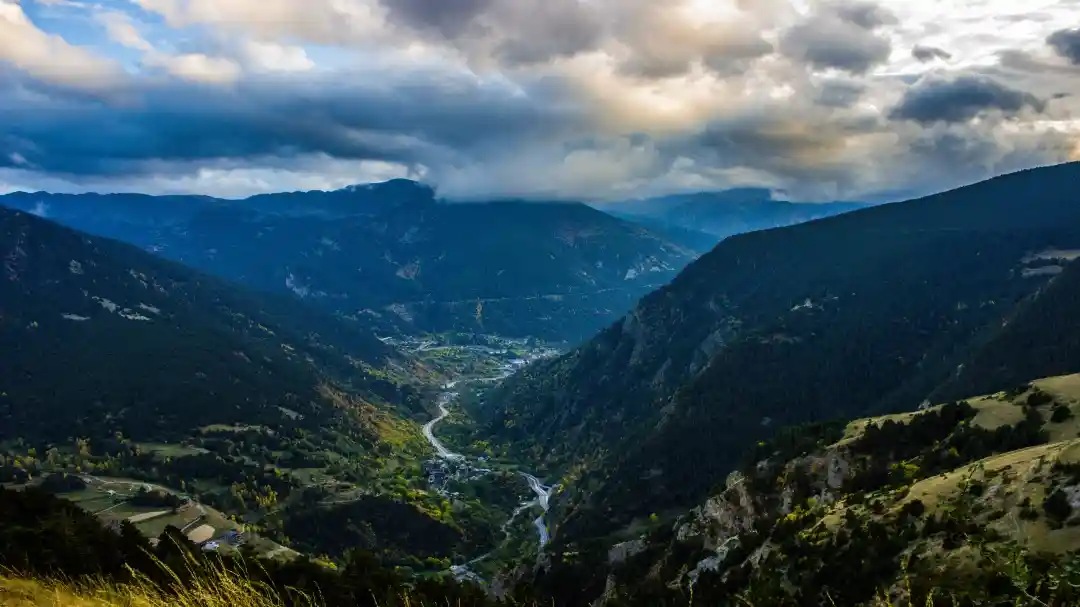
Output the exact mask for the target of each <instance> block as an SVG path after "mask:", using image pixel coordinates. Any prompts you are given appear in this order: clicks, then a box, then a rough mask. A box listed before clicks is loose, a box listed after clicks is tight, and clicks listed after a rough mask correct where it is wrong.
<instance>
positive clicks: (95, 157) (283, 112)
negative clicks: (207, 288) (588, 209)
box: [0, 63, 587, 175]
mask: <svg viewBox="0 0 1080 607" xmlns="http://www.w3.org/2000/svg"><path fill="white" fill-rule="evenodd" d="M189 69H192V70H193V71H195V72H198V73H200V74H201V73H202V70H205V69H208V66H206V65H199V64H197V63H196V64H194V65H192V66H190V68H189ZM364 81H365V78H364V74H362V73H358V74H355V75H344V76H343V75H342V74H330V75H319V74H313V75H311V76H309V77H308V78H307V79H306V81H305V82H304V85H303V86H297V85H298V82H299V81H298V80H296V79H290V80H288V81H286V80H283V79H281V78H278V77H273V76H269V75H268V76H265V77H262V78H259V79H248V80H246V81H242V82H239V83H237V84H236V86H234V87H232V88H230V89H220V88H215V87H211V88H195V89H193V88H190V87H188V86H186V85H184V84H182V83H168V82H165V83H159V84H155V85H152V86H147V87H145V88H144V89H142V90H141V91H140V92H139V97H138V101H137V102H136V103H132V104H128V105H125V106H122V107H110V106H107V105H102V104H92V103H85V104H72V103H71V102H69V101H67V100H53V101H51V102H50V101H49V100H43V99H25V100H20V99H18V98H17V97H15V96H13V95H8V94H6V93H5V94H3V95H0V100H2V103H0V112H3V114H4V115H5V116H6V117H7V118H8V120H10V123H9V124H8V125H7V127H6V132H5V135H6V142H7V146H8V147H9V148H11V151H14V152H17V153H18V154H20V156H21V157H22V158H25V159H26V160H27V161H29V162H32V163H34V164H35V165H36V166H39V167H41V168H42V170H44V171H48V172H55V173H66V174H71V175H94V174H112V175H137V174H144V173H147V172H153V171H168V170H169V169H170V167H172V168H173V169H175V170H187V169H186V166H187V165H188V164H189V163H194V162H200V161H214V162H230V161H231V162H232V163H234V164H235V163H243V162H252V161H258V162H269V163H285V162H288V161H289V159H290V158H294V157H298V156H302V155H304V154H325V155H327V156H330V157H334V158H343V159H351V160H382V161H389V162H395V163H401V164H405V165H421V164H425V163H427V164H435V163H441V162H451V161H453V160H454V159H455V158H458V159H460V158H466V157H468V156H470V155H483V154H485V153H488V152H489V150H492V149H497V153H502V150H503V149H504V148H505V147H507V146H511V145H513V142H515V141H521V140H528V139H533V140H535V141H542V140H544V139H547V138H550V137H558V136H566V135H567V134H568V133H570V132H571V131H572V130H573V129H578V130H579V131H580V130H581V129H584V128H587V123H586V121H585V119H584V118H583V117H582V116H579V115H576V114H574V113H572V112H570V113H566V114H564V115H560V113H561V112H563V111H564V110H561V109H560V108H559V107H558V106H557V105H549V103H548V102H549V101H551V102H556V103H557V102H558V98H559V96H560V95H564V94H567V93H565V92H560V90H559V89H558V87H554V86H552V85H551V84H550V83H547V84H545V85H544V86H545V87H546V89H542V88H541V87H540V86H538V87H537V88H536V89H535V90H534V91H533V95H532V96H525V95H518V94H517V91H516V90H513V89H510V88H507V87H506V86H504V85H502V84H500V83H498V82H496V81H492V82H478V81H476V80H475V79H472V78H470V77H469V76H468V75H467V74H464V73H463V74H460V75H458V76H456V77H450V76H448V75H447V74H434V73H432V72H429V71H417V72H413V73H404V74H397V75H394V76H390V75H388V76H387V77H385V78H384V79H383V80H382V81H380V83H378V85H376V86H367V87H365V86H358V85H355V84H352V83H353V82H358V83H363V82H364ZM286 85H288V86H286ZM8 86H9V89H8V90H9V91H10V90H14V87H16V86H18V83H17V82H9V83H8ZM0 90H2V89H0ZM545 95H547V96H549V97H545ZM436 100H437V103H433V101H436ZM61 109H62V110H63V111H61ZM560 123H562V125H561V127H560V126H559V124H560ZM2 142H4V139H0V143H2ZM0 149H2V148H0ZM170 163H175V164H172V165H170ZM2 164H4V163H3V159H2V158H0V165H2ZM8 164H9V166H11V165H12V164H13V163H8Z"/></svg>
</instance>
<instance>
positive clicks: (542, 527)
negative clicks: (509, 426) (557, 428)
mask: <svg viewBox="0 0 1080 607" xmlns="http://www.w3.org/2000/svg"><path fill="white" fill-rule="evenodd" d="M508 375H509V373H507V374H504V375H500V376H497V377H485V378H481V379H474V380H463V381H477V382H491V381H498V380H501V379H504V378H506V377H507V376H508ZM458 383H459V382H457V381H452V382H449V383H448V384H446V385H445V386H444V388H445V389H446V390H448V391H447V392H443V393H442V394H440V395H439V401H438V404H439V415H438V417H436V418H435V419H432V420H431V421H429V422H428V423H426V424H424V427H423V431H424V438H426V439H427V441H428V442H429V443H431V446H432V448H434V449H435V454H436V455H437V456H438V457H441V458H442V459H452V460H462V459H465V456H464V455H462V454H460V453H454V452H453V451H451V450H450V449H447V448H446V445H444V444H443V443H442V441H440V440H439V439H438V438H437V437H436V436H435V426H436V425H438V424H439V422H441V421H443V420H444V419H446V417H447V416H448V415H450V410H449V408H448V406H449V405H450V403H452V402H453V401H454V399H456V398H457V396H458V394H457V392H451V391H449V390H453V388H454V387H455V386H456V385H457V384H458ZM520 474H521V476H522V477H524V478H525V480H526V482H528V483H529V489H531V490H532V492H533V493H535V494H536V499H535V500H528V501H525V502H522V503H521V505H520V506H518V509H517V510H516V511H514V517H516V516H517V515H518V514H519V513H521V512H523V511H524V510H527V509H528V508H531V507H532V506H534V505H536V504H539V505H540V507H541V508H543V510H544V512H545V513H547V511H548V507H549V505H550V502H551V493H552V491H554V487H550V486H548V485H545V484H544V483H542V482H541V481H540V479H538V478H536V477H535V476H533V475H532V474H529V473H528V472H520ZM510 520H511V521H512V520H513V517H511V519H510ZM507 524H509V521H508V522H507ZM533 526H535V527H536V535H537V537H538V538H539V539H540V551H541V552H542V551H543V550H544V547H545V546H547V544H548V542H549V541H551V536H550V533H549V532H548V527H547V523H546V522H545V521H544V515H540V516H538V517H536V519H535V520H534V521H533ZM487 556H488V555H486V554H485V555H484V556H481V557H479V558H477V559H474V560H473V562H477V561H480V560H483V559H484V558H485V557H487ZM455 567H456V569H455V575H459V576H466V573H467V572H468V569H467V567H465V566H455ZM466 577H467V576H466Z"/></svg>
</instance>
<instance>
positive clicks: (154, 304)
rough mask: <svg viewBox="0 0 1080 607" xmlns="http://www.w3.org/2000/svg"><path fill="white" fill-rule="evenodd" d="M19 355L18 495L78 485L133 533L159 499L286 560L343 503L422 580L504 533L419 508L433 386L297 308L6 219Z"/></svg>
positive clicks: (375, 544) (8, 453) (12, 472)
mask: <svg viewBox="0 0 1080 607" xmlns="http://www.w3.org/2000/svg"><path fill="white" fill-rule="evenodd" d="M0 341H2V342H3V343H4V344H8V345H10V347H8V348H7V349H6V350H5V353H4V364H3V365H0V418H2V419H3V420H4V423H3V424H0V483H16V484H22V483H25V482H27V481H30V482H31V483H38V482H40V481H43V480H44V481H48V480H49V477H48V474H49V473H60V474H62V473H76V474H78V475H81V477H85V478H86V479H89V480H90V483H91V486H90V487H87V481H86V480H79V479H78V478H77V479H76V480H77V481H78V482H76V483H74V484H73V486H71V487H64V486H58V487H57V488H56V489H54V490H55V491H57V492H60V493H65V494H68V493H74V494H79V495H81V493H79V492H85V491H89V493H90V495H87V496H86V497H88V498H93V499H89V500H86V507H87V508H89V509H91V510H93V511H108V512H111V513H116V514H120V513H122V512H126V510H125V509H126V508H128V505H126V504H125V503H124V502H126V501H127V499H128V497H130V495H131V494H132V491H130V490H128V487H129V486H137V484H138V483H137V481H144V482H151V483H157V484H160V485H161V486H162V487H163V488H164V491H165V492H167V493H172V494H177V495H185V496H188V497H191V498H194V499H195V500H198V501H199V502H202V503H204V504H206V505H207V506H213V507H215V508H217V509H219V510H220V511H222V512H224V513H226V514H227V515H232V516H237V517H239V518H240V520H241V521H243V523H244V524H246V525H248V526H249V527H250V528H251V529H254V530H258V531H260V532H262V533H263V534H264V535H267V536H270V537H271V538H273V539H275V540H277V541H278V542H280V543H286V544H287V543H290V542H291V541H292V538H290V537H289V534H290V533H291V532H292V530H296V531H297V532H298V534H299V532H302V531H304V530H305V529H306V523H305V520H306V518H305V517H307V516H310V514H311V513H312V512H316V511H319V510H320V509H321V508H322V506H323V504H324V503H325V502H331V501H336V502H350V503H359V502H360V498H361V497H363V499H364V500H365V501H364V502H363V504H364V509H365V512H367V513H369V515H370V514H371V513H378V516H376V517H374V518H373V519H372V520H373V523H374V525H369V526H368V527H366V528H365V529H364V533H363V534H360V535H358V534H359V532H357V534H353V535H348V534H344V535H343V537H346V538H350V539H351V541H352V544H351V545H353V546H363V547H365V548H367V549H368V550H371V551H372V552H374V553H376V554H378V555H379V556H380V557H382V558H385V559H386V560H388V561H390V562H395V563H408V564H412V565H414V566H420V565H421V560H422V559H423V558H427V557H429V556H430V557H437V558H438V559H445V558H450V557H451V556H452V555H453V554H454V553H455V551H469V550H471V549H472V548H471V547H470V546H471V544H470V542H473V541H474V540H470V537H471V535H472V534H474V533H485V532H483V531H476V532H474V531H471V530H469V529H463V528H462V527H461V526H460V525H458V524H457V522H456V521H455V520H454V519H453V517H452V515H451V513H450V508H449V507H448V506H447V504H446V503H445V499H444V498H442V497H440V496H435V495H428V494H426V493H425V492H423V491H420V490H419V489H422V488H423V483H424V480H423V478H422V476H421V475H420V473H419V466H420V461H421V459H422V458H423V457H424V456H425V455H426V454H427V453H428V450H429V447H428V446H427V444H426V442H425V441H424V439H423V437H422V435H421V433H420V428H419V424H418V423H417V421H419V420H426V419H427V418H428V412H427V406H428V398H427V396H426V395H425V393H424V390H425V388H424V387H423V383H422V382H423V381H425V380H424V376H425V374H426V373H427V372H426V370H425V369H424V368H423V367H422V366H420V365H419V364H418V363H416V362H415V361H413V360H412V359H410V358H409V357H407V356H405V355H403V354H401V353H400V352H398V351H396V350H394V349H393V348H390V347H389V346H386V345H384V344H383V343H382V342H380V341H379V340H378V339H376V338H375V337H374V336H373V335H372V334H370V333H368V332H366V331H364V330H362V329H361V328H360V327H359V326H357V325H356V324H354V323H349V322H346V321H342V320H339V319H336V318H334V317H332V316H328V315H325V314H323V313H321V312H318V311H314V310H311V309H309V308H307V307H306V306H304V305H303V304H302V303H300V302H297V301H295V300H293V299H292V298H288V297H280V296H275V295H261V294H254V293H251V292H248V291H245V290H244V289H242V288H239V287H236V286H234V285H231V284H228V283H225V282H223V281H221V280H219V279H216V278H213V277H209V276H206V275H203V274H201V273H198V272H196V271H194V270H190V269H188V268H186V267H183V266H180V265H178V264H175V263H173V262H169V261H164V260H161V259H159V258H156V257H154V256H152V255H150V254H148V253H145V252H143V251H140V250H139V249H137V248H135V247H132V246H130V245H126V244H122V243H119V242H114V241H110V240H105V239H100V238H94V237H90V236H86V235H84V234H80V233H77V232H74V231H72V230H69V229H66V228H63V227H60V226H57V225H55V224H52V223H50V222H47V221H44V220H41V219H39V218H37V217H34V216H31V215H28V214H25V213H21V212H17V211H10V210H0ZM432 379H434V378H432ZM412 468H415V470H416V473H415V475H408V476H406V472H408V471H409V470H411V469H412ZM125 480H126V482H125ZM103 484H104V485H105V486H106V487H109V488H108V490H106V488H103V487H102V485H103ZM112 484H116V485H117V486H116V487H110V486H111V485H112ZM61 485H62V484H61ZM84 490H85V491H84ZM338 507H343V506H338ZM154 510H155V509H154V508H148V509H144V510H134V511H131V512H127V514H128V515H131V516H135V515H139V514H146V513H149V512H152V511H154ZM387 512H393V513H394V514H393V515H392V517H391V518H392V520H388V519H387V515H386V513H387ZM229 525H230V524H229V523H226V522H219V523H217V524H213V525H210V527H212V529H211V531H212V532H215V533H217V534H220V533H221V532H222V531H223V530H224V529H226V528H228V527H229ZM145 526H147V527H148V528H151V529H154V528H156V523H153V522H148V523H147V524H146V525H145ZM433 528H434V529H436V530H437V531H438V533H432V532H430V531H431V529H433ZM419 529H427V530H428V531H429V532H428V533H427V534H426V535H425V537H427V538H429V540H430V541H428V542H426V543H424V542H417V541H416V540H415V539H411V538H409V537H408V533H409V532H410V530H412V531H416V530H419ZM487 533H490V531H488V532H487ZM419 544H423V546H422V549H420V548H419ZM305 547H306V548H308V549H311V550H313V551H315V552H317V553H320V554H322V553H328V554H330V555H331V556H334V557H341V556H342V555H343V551H341V550H340V549H336V548H333V547H332V546H331V545H330V543H329V542H325V541H321V542H309V543H307V544H305ZM417 555H420V559H418V558H417Z"/></svg>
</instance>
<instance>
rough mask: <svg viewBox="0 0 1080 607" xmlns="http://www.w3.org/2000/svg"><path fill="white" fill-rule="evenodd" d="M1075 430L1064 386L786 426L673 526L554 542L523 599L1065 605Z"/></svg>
mask: <svg viewBox="0 0 1080 607" xmlns="http://www.w3.org/2000/svg"><path fill="white" fill-rule="evenodd" d="M1078 415H1080V376H1077V375H1070V376H1064V377H1056V378H1049V379H1044V380H1039V381H1035V382H1033V383H1032V384H1029V385H1020V386H1016V387H1014V389H1012V390H1010V391H1008V392H1002V393H997V394H994V395H990V396H985V397H978V398H972V399H968V400H964V401H956V402H952V403H947V404H944V405H939V406H937V407H931V408H928V409H926V410H924V411H920V412H918V413H909V414H901V415H887V416H882V417H875V418H868V419H862V420H857V421H854V422H850V423H848V424H846V425H845V424H844V423H840V422H837V423H826V424H813V425H807V426H800V427H793V428H786V429H783V430H781V431H779V432H778V433H777V435H776V437H775V438H774V439H773V440H769V441H764V442H762V443H760V444H758V445H757V446H756V447H755V449H754V450H753V451H752V452H751V453H749V454H748V456H747V457H746V458H745V460H744V463H743V464H741V465H740V466H739V468H738V470H737V471H735V472H733V473H732V474H731V475H730V476H729V477H728V479H727V480H726V483H725V486H724V487H723V488H721V489H720V490H718V491H717V492H716V493H715V494H713V495H712V496H711V497H709V498H708V499H707V500H705V501H704V502H703V503H702V504H700V505H699V506H698V507H696V508H694V509H692V510H691V511H690V512H689V513H688V514H686V515H684V516H682V517H680V518H679V519H678V520H676V521H674V522H673V524H657V525H653V526H651V528H649V529H643V530H641V531H639V533H638V536H637V537H636V538H634V539H628V540H627V541H625V542H623V543H621V544H618V545H616V546H614V547H613V548H611V549H610V550H608V551H604V552H596V551H595V549H591V548H592V547H591V546H589V545H588V544H582V545H569V546H567V547H566V550H565V551H563V552H561V553H556V554H554V555H553V556H552V563H551V564H549V565H548V566H547V567H543V568H540V569H538V573H537V574H536V575H535V577H533V578H532V580H531V582H530V584H528V586H530V587H532V588H534V590H535V589H536V588H542V589H544V591H545V592H549V593H551V595H552V596H554V597H558V596H562V595H563V594H564V590H562V589H564V588H568V587H569V588H580V589H582V590H581V592H580V594H578V595H577V600H578V601H579V602H583V601H585V600H590V601H591V600H594V599H597V598H600V597H603V600H604V601H606V602H607V604H615V605H620V604H633V605H638V604H640V605H645V604H671V605H676V604H685V603H684V602H685V601H688V600H690V599H691V598H692V600H694V601H703V602H704V603H705V604H731V603H732V602H733V601H736V600H738V601H740V602H745V604H753V605H806V604H823V605H824V604H836V605H864V604H865V605H877V604H882V603H883V601H884V600H886V599H887V600H889V601H891V602H890V603H889V604H904V605H907V604H914V605H923V604H926V601H927V600H928V598H929V599H930V600H932V599H933V597H935V596H936V597H937V599H939V600H940V601H941V602H942V603H943V604H954V603H953V601H958V602H959V603H958V604H988V603H987V602H988V601H989V602H992V603H993V604H1001V603H1000V601H1009V604H1021V605H1028V604H1030V605H1042V604H1051V605H1067V604H1075V601H1077V600H1080V595H1077V593H1076V588H1077V587H1076V586H1075V585H1073V584H1075V582H1076V581H1080V578H1077V574H1076V573H1075V567H1076V566H1077V565H1078V564H1080V560H1077V557H1076V556H1075V555H1076V554H1077V551H1078V550H1080V527H1078V526H1077V525H1078V523H1080V499H1078V496H1080V438H1078V436H1080V423H1078V422H1077V419H1078V417H1077V416H1078ZM590 596H591V598H590Z"/></svg>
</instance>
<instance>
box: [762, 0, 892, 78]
mask: <svg viewBox="0 0 1080 607" xmlns="http://www.w3.org/2000/svg"><path fill="white" fill-rule="evenodd" d="M893 21H894V18H893V17H892V15H891V13H889V12H887V11H885V9H882V8H880V7H877V6H876V5H871V4H864V3H851V4H834V5H824V6H823V7H821V8H820V9H819V11H818V12H817V13H816V14H814V15H812V16H811V17H809V18H808V19H806V20H805V21H803V22H802V23H800V24H798V25H796V26H794V27H792V28H791V29H789V30H788V31H787V32H785V33H784V35H783V37H782V38H781V40H780V50H781V52H783V53H784V54H785V55H787V56H788V57H790V58H792V59H796V60H799V61H803V62H806V63H807V64H809V65H811V66H813V67H815V68H817V69H828V68H834V69H838V70H843V71H847V72H850V73H853V74H863V73H866V72H867V71H869V70H870V69H871V68H872V67H874V66H876V65H879V64H881V63H884V62H885V61H887V60H888V59H889V55H890V54H891V52H892V45H891V43H890V42H889V40H888V38H886V37H884V36H882V35H880V33H878V32H876V31H875V29H876V28H878V27H879V26H881V25H884V24H886V23H892V22H893Z"/></svg>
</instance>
